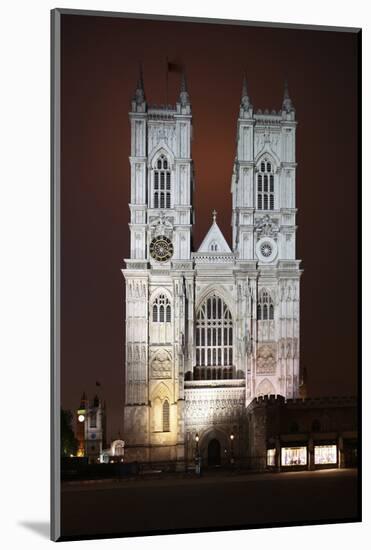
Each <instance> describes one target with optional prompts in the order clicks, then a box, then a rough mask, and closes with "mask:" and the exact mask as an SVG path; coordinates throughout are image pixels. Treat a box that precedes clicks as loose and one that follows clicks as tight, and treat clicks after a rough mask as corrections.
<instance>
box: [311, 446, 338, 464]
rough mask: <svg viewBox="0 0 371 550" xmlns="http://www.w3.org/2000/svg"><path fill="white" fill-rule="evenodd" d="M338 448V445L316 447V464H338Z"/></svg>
mask: <svg viewBox="0 0 371 550" xmlns="http://www.w3.org/2000/svg"><path fill="white" fill-rule="evenodd" d="M336 463H337V447H336V445H315V446H314V464H336Z"/></svg>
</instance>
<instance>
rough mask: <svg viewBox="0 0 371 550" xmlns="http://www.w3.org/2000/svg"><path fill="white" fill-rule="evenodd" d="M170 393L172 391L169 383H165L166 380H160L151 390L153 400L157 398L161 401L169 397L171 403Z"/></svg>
mask: <svg viewBox="0 0 371 550" xmlns="http://www.w3.org/2000/svg"><path fill="white" fill-rule="evenodd" d="M170 395H171V391H170V389H169V387H168V386H167V384H165V382H159V383H158V384H156V386H155V387H154V388H153V390H152V392H151V401H154V400H155V399H160V401H164V400H165V399H168V400H169V403H170V401H171V399H170Z"/></svg>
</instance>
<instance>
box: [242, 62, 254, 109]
mask: <svg viewBox="0 0 371 550" xmlns="http://www.w3.org/2000/svg"><path fill="white" fill-rule="evenodd" d="M241 107H242V108H243V110H244V111H248V109H249V108H250V107H252V105H251V103H250V98H249V94H248V91H247V76H246V71H245V72H244V75H243V82H242V95H241Z"/></svg>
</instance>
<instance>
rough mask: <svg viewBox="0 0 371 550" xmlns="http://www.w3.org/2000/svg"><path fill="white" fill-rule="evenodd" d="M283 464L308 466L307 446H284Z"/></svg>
mask: <svg viewBox="0 0 371 550" xmlns="http://www.w3.org/2000/svg"><path fill="white" fill-rule="evenodd" d="M281 464H282V466H306V465H307V447H282V449H281Z"/></svg>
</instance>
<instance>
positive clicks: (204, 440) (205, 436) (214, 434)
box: [199, 426, 230, 464]
mask: <svg viewBox="0 0 371 550" xmlns="http://www.w3.org/2000/svg"><path fill="white" fill-rule="evenodd" d="M229 436H230V433H227V431H226V430H223V429H222V428H219V427H218V428H216V427H215V426H212V427H210V428H208V429H206V430H205V431H204V432H202V433H201V435H200V441H199V450H200V454H201V456H202V458H203V462H204V464H207V459H208V448H209V444H210V442H211V441H212V440H213V439H216V440H217V441H219V443H220V450H221V461H222V462H223V459H225V454H226V453H225V449H227V453H229V450H230V437H229Z"/></svg>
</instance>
